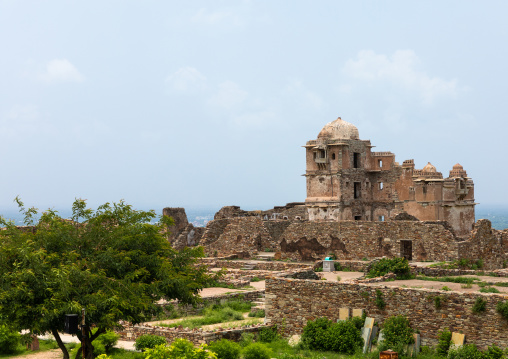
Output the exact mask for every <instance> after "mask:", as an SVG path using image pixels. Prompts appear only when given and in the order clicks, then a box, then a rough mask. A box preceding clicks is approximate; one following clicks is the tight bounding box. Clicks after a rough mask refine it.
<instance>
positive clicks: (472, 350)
mask: <svg viewBox="0 0 508 359" xmlns="http://www.w3.org/2000/svg"><path fill="white" fill-rule="evenodd" d="M448 359H483V354H482V352H481V351H479V350H478V348H477V347H476V345H474V344H466V345H463V346H461V347H458V348H455V349H451V350H450V351H449V352H448Z"/></svg>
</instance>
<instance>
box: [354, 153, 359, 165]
mask: <svg viewBox="0 0 508 359" xmlns="http://www.w3.org/2000/svg"><path fill="white" fill-rule="evenodd" d="M353 168H360V154H359V153H357V152H355V153H353Z"/></svg>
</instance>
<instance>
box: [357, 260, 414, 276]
mask: <svg viewBox="0 0 508 359" xmlns="http://www.w3.org/2000/svg"><path fill="white" fill-rule="evenodd" d="M388 273H395V275H396V276H397V279H409V278H411V268H410V267H409V262H408V260H407V259H406V258H392V259H389V258H382V259H380V260H379V261H377V262H374V263H372V265H371V267H370V269H369V271H368V273H367V278H375V277H382V276H384V275H385V274H388Z"/></svg>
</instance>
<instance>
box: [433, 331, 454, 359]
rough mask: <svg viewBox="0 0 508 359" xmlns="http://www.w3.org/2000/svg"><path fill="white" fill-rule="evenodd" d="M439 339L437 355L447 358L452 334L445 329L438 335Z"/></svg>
mask: <svg viewBox="0 0 508 359" xmlns="http://www.w3.org/2000/svg"><path fill="white" fill-rule="evenodd" d="M437 339H438V342H437V347H436V353H437V354H439V355H441V356H446V354H447V353H448V349H450V344H451V342H452V333H451V332H450V331H449V330H448V329H443V330H442V331H440V332H439V333H438V335H437Z"/></svg>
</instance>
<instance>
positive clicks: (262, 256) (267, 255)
mask: <svg viewBox="0 0 508 359" xmlns="http://www.w3.org/2000/svg"><path fill="white" fill-rule="evenodd" d="M274 255H275V253H274V252H258V254H257V255H256V256H255V257H254V259H255V260H258V261H267V262H269V261H271V260H273V256H274Z"/></svg>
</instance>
